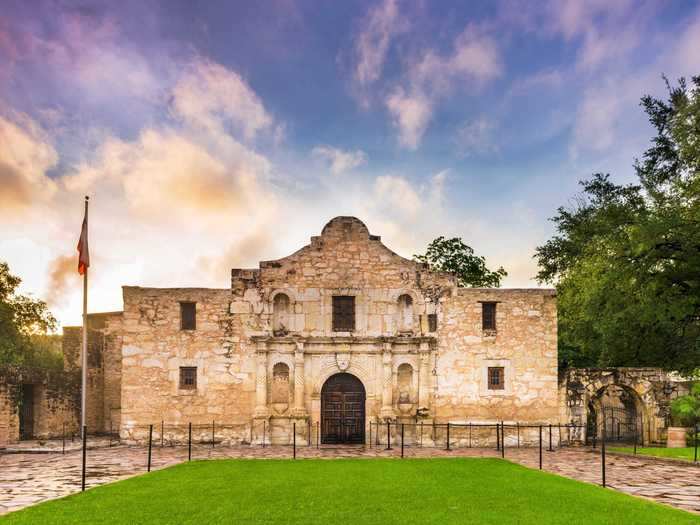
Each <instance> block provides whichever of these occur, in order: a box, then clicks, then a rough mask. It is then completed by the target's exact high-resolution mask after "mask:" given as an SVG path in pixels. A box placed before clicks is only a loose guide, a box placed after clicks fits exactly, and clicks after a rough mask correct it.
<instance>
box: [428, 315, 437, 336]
mask: <svg viewBox="0 0 700 525" xmlns="http://www.w3.org/2000/svg"><path fill="white" fill-rule="evenodd" d="M428 332H437V314H428Z"/></svg>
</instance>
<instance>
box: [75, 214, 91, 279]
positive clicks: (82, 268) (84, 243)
mask: <svg viewBox="0 0 700 525" xmlns="http://www.w3.org/2000/svg"><path fill="white" fill-rule="evenodd" d="M89 266H90V251H89V250H88V218H87V202H86V203H85V217H84V218H83V228H82V230H81V231H80V240H78V273H79V274H80V275H85V272H87V269H88V267H89Z"/></svg>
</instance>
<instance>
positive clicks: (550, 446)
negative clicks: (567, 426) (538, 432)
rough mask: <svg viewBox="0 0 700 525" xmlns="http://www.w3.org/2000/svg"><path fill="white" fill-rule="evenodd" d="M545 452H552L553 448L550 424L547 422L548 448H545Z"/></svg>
mask: <svg viewBox="0 0 700 525" xmlns="http://www.w3.org/2000/svg"><path fill="white" fill-rule="evenodd" d="M547 452H554V449H553V448H552V424H551V423H550V424H549V449H547Z"/></svg>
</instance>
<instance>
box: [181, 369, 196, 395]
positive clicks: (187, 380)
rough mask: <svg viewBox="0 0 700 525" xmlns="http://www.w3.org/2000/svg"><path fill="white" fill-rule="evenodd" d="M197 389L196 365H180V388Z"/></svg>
mask: <svg viewBox="0 0 700 525" xmlns="http://www.w3.org/2000/svg"><path fill="white" fill-rule="evenodd" d="M196 389H197V367H196V366H181V367H180V390H196Z"/></svg>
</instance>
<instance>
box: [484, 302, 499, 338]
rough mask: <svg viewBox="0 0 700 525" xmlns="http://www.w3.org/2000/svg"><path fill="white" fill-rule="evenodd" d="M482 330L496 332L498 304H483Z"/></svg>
mask: <svg viewBox="0 0 700 525" xmlns="http://www.w3.org/2000/svg"><path fill="white" fill-rule="evenodd" d="M481 328H482V330H484V331H490V332H495V331H496V303H495V302H482V303H481Z"/></svg>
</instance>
